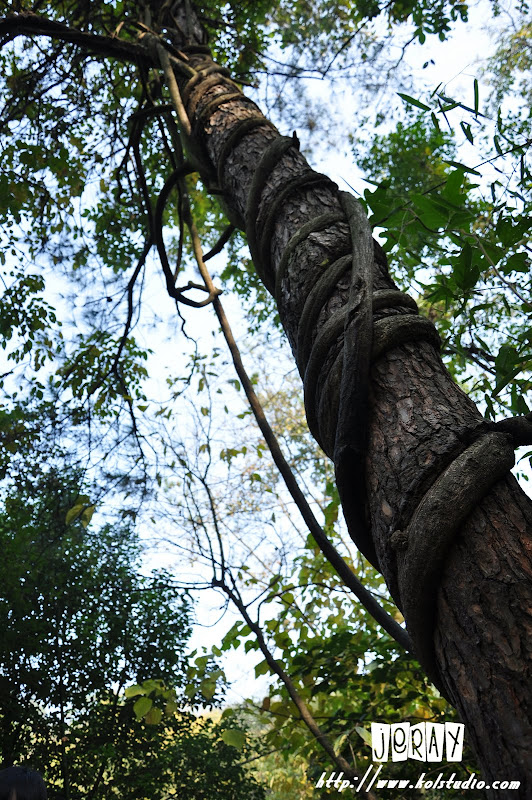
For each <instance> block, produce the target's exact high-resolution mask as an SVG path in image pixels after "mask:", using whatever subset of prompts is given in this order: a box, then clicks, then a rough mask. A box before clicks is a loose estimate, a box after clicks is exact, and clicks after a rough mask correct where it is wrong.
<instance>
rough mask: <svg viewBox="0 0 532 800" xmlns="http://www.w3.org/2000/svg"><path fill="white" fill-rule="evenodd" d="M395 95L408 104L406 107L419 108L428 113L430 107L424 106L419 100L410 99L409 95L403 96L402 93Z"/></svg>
mask: <svg viewBox="0 0 532 800" xmlns="http://www.w3.org/2000/svg"><path fill="white" fill-rule="evenodd" d="M397 94H398V95H399V97H400V98H401V99H402V100H404V101H405V103H408V105H410V106H415V107H416V108H421V110H422V111H430V106H427V105H425V103H422V102H421V100H417V99H416V98H415V97H410V95H409V94H403V93H402V92H397Z"/></svg>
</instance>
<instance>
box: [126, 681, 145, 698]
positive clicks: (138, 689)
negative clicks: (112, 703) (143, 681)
mask: <svg viewBox="0 0 532 800" xmlns="http://www.w3.org/2000/svg"><path fill="white" fill-rule="evenodd" d="M124 694H125V696H126V697H137V696H138V695H139V694H141V695H144V694H146V691H145V690H144V689H143V688H142V686H139V685H138V683H137V684H135V686H128V687H127V688H126V690H125V692H124Z"/></svg>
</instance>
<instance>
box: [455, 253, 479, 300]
mask: <svg viewBox="0 0 532 800" xmlns="http://www.w3.org/2000/svg"><path fill="white" fill-rule="evenodd" d="M479 277H480V269H479V267H478V266H477V265H476V264H475V263H474V261H473V248H472V247H471V245H470V244H469V242H466V243H465V244H464V246H463V248H462V251H461V253H460V255H459V256H458V258H457V259H456V260H455V261H454V264H453V278H454V279H455V281H456V285H457V286H458V287H459V288H460V289H463V290H464V291H468V290H469V289H472V288H473V287H474V286H475V284H476V283H477V281H478V279H479Z"/></svg>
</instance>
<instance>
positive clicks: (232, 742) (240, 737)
mask: <svg viewBox="0 0 532 800" xmlns="http://www.w3.org/2000/svg"><path fill="white" fill-rule="evenodd" d="M221 737H222V739H223V741H224V742H225V743H226V744H228V745H229V746H230V747H236V749H237V750H242V748H243V747H244V745H245V743H246V734H245V733H244V731H239V730H237V729H236V728H229V729H228V730H225V731H222V733H221Z"/></svg>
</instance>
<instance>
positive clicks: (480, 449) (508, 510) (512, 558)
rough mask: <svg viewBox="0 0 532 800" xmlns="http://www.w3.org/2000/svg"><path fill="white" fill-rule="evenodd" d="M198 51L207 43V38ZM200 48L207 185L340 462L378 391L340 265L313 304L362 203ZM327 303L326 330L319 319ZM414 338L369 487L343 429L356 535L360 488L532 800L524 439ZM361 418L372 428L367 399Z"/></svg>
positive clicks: (396, 338) (428, 650)
mask: <svg viewBox="0 0 532 800" xmlns="http://www.w3.org/2000/svg"><path fill="white" fill-rule="evenodd" d="M183 28H184V29H186V27H185V25H183ZM195 43H196V44H197V45H198V44H204V42H203V41H202V39H201V35H200V34H199V33H198V35H197V37H196V40H195ZM186 44H187V43H185V42H183V46H184V48H185V45H186ZM190 44H191V40H190V39H189V41H188V45H189V48H188V50H187V54H188V58H189V62H188V63H189V65H190V66H192V67H194V68H195V69H196V70H197V74H198V76H199V77H196V78H194V79H193V80H192V81H190V82H188V80H187V79H184V78H183V77H182V75H180V73H179V72H176V77H177V79H178V83H179V85H180V88H181V92H182V96H183V100H184V105H185V109H186V112H187V115H188V118H189V120H190V123H191V126H192V135H193V137H194V141H193V151H194V152H195V153H196V155H197V154H198V153H200V161H201V165H202V172H203V176H204V178H205V180H206V181H207V183H210V184H211V185H212V183H213V182H216V181H218V182H219V184H220V185H219V187H218V188H219V189H221V190H222V191H223V201H224V202H225V205H226V208H227V211H228V214H229V216H230V219H231V220H232V221H233V222H234V223H235V224H236V225H237V226H238V227H239V228H241V229H242V230H246V231H247V234H248V238H249V239H250V243H251V245H252V253H253V256H254V260H255V261H256V262H257V264H256V266H257V268H258V270H259V272H260V274H261V277H262V278H263V280H264V282H265V284H266V286H267V287H268V288H269V289H270V291H272V293H273V292H274V291H275V290H274V287H275V285H276V284H277V290H276V295H277V300H278V305H279V313H280V316H281V320H282V323H283V326H284V328H285V330H286V333H287V336H288V339H289V341H290V344H291V346H292V350H293V352H294V355H295V357H296V360H297V362H298V366H299V369H300V372H301V374H302V375H303V376H305V383H306V407H307V414H308V416H309V422H310V426H311V429H312V431H313V433H314V435H315V436H316V438H317V439H318V441H319V442H320V444H321V446H322V447H323V449H324V451H325V452H326V453H327V454H328V455H329V456H331V457H334V456H335V445H336V443H337V441H338V437H340V439H341V437H342V435H343V432H342V431H340V432H338V431H337V424H338V412H339V408H340V406H341V402H340V393H341V391H342V392H344V393H345V392H347V397H348V399H349V398H350V397H353V396H355V395H356V389H355V391H354V392H353V391H352V390H351V389H350V388H349V383H350V382H352V383H354V384H355V386H356V383H357V381H361V382H362V383H363V380H364V376H363V375H357V374H352V375H349V377H348V378H347V379H344V381H343V382H342V372H343V371H345V369H344V370H343V369H342V365H343V364H344V365H346V367H347V368H348V367H349V364H350V360H349V356H348V357H347V359H346V360H344V355H345V354H343V353H342V351H343V344H344V334H345V336H346V337H347V339H349V338H350V336H349V331H347V329H346V330H345V331H344V329H343V327H341V328H338V326H335V325H332V324H331V319H332V318H333V317H334V315H335V312H337V311H338V309H341V308H344V307H345V306H346V305H347V304H348V303H349V297H350V286H351V283H352V277H351V270H350V269H349V268H347V269H345V268H344V267H341V266H340V267H336V266H333V271H336V272H337V273H338V275H339V277H338V280H337V282H336V286H335V287H334V289H333V288H329V289H328V290H326V291H325V299H323V297H322V298H321V300H319V301H318V300H313V298H315V297H316V296H317V290H316V289H315V287H316V285H317V283H318V282H319V281H320V279H321V278H322V276H323V275H324V273H325V271H326V267H330V266H331V265H335V263H336V264H338V263H339V262H338V259H339V258H340V257H342V256H345V255H346V254H349V253H350V252H351V250H352V236H351V235H350V228H349V225H348V222H347V219H346V216H345V207H346V202H345V200H344V199H342V197H341V196H340V193H339V191H338V187H337V186H336V185H335V184H332V182H330V181H328V180H325V179H324V178H323V176H322V178H319V177H318V176H316V173H311V172H310V168H309V166H308V164H307V162H306V160H305V158H304V157H303V155H302V154H301V153H300V152H299V150H298V147H297V142H296V140H295V139H294V140H293V141H292V143H291V144H290V142H289V141H288V139H287V138H286V137H280V135H279V133H278V132H277V130H276V129H274V128H273V126H271V125H270V124H269V123H268V121H267V120H266V119H265V118H264V117H262V115H261V114H260V112H259V110H258V108H257V107H256V106H255V104H254V103H252V102H250V101H249V100H248V99H247V98H245V97H244V95H243V94H241V93H240V92H239V91H238V90H237V89H236V87H235V85H234V84H233V83H232V82H231V81H230V79H229V78H228V77H225V76H224V75H223V74H222V73H220V72H216V69H217V68H216V67H215V66H214V64H213V63H212V61H211V60H210V57H209V56H208V54H207V53H206V52H205V51H201V48H198V49H194V47H191V46H190ZM185 49H186V48H185ZM222 96H223V97H224V100H223V101H222V102H220V101H221V98H222ZM243 120H248V122H247V123H245V124H244V123H243ZM274 142H277V145H275V144H273V143H274ZM266 153H267V155H265V154H266ZM261 159H262V160H261ZM257 173H258V175H257ZM303 175H304V176H306V177H304V178H302V180H294V179H295V178H297V177H298V176H299V177H301V176H303ZM287 187H289V188H287ZM281 195H282V197H281ZM280 197H281V200H279V198H280ZM272 208H273V211H272ZM324 215H331V216H330V217H329V218H327V217H325V216H324ZM333 215H334V216H333ZM317 218H320V220H321V221H320V222H318V223H317V224H316V219H317ZM335 218H336V221H334V219H335ZM313 221H314V222H313ZM306 223H311V224H310V226H309V228H310V230H309V229H307V230H306V231H305V234H302V235H301V236H300V237H299V242H298V243H297V245H296V246H294V242H292V243H291V245H290V247H289V248H288V250H289V255H288V257H287V255H286V253H287V244H288V242H289V241H290V240H291V238H292V237H293V236H294V235H296V234H297V233H298V232H299V231H301V229H302V227H303V226H304V225H306ZM355 227H356V225H355ZM359 227H360V223H359ZM312 229H313V230H312ZM353 230H354V229H353ZM355 234H356V231H355ZM361 237H362V238H363V233H362V234H361ZM261 239H262V241H261ZM354 246H355V247H356V246H357V242H356V241H355V242H354ZM361 257H363V256H361ZM346 260H347V261H349V258H347V259H346ZM279 268H281V272H282V274H281V276H280V277H279ZM372 271H373V291H374V293H375V292H378V293H379V297H380V298H381V299H380V302H379V303H378V304H374V321H376V320H378V319H383V318H387V319H389V318H390V317H393V316H398V315H402V316H403V317H404V318H405V319H406V318H407V317H408V318H409V320H410V321H411V319H412V311H413V309H412V308H411V304H410V303H409V302H408V300H404V301H402V302H401V301H398V299H397V296H396V295H392V294H389V295H385V294H384V293H383V290H393V289H396V287H395V285H394V284H393V282H392V280H391V278H390V276H389V274H388V269H387V264H386V259H385V256H384V254H383V252H382V250H381V248H380V247H379V246H378V245H377V244H375V246H374V255H373V258H372ZM355 283H356V280H355ZM312 293H313V294H312ZM309 296H310V298H311V300H310V303H309V302H308V298H309ZM374 296H376V295H374ZM387 297H388V298H389V301H388V302H387V301H386V298H387ZM322 302H323V306H322V307H321V310H320V304H321V303H322ZM313 303H314V305H315V306H316V303H317V304H318V305H317V313H315V314H310V316H309V314H308V307H309V305H310V306H312V305H313ZM375 305H377V306H380V307H378V309H375ZM305 306H307V307H306V308H305ZM304 309H305V310H304ZM302 315H303V321H302ZM309 318H310V319H311V320H312V324H311V325H310V327H309V324H310V323H309V321H308V320H309ZM385 326H386V323H385V324H384V326H383V325H381V326H380V328H383V327H385ZM407 327H408V326H407ZM414 328H415V326H414ZM414 328H413V329H412V330H414ZM331 329H332V332H331ZM355 330H356V329H355ZM379 330H380V329H379ZM401 330H402V329H399V328H394V331H393V332H392V336H391V340H390V337H388V341H387V343H386V346H385V347H384V349H383V350H382V351H381V352H379V350H378V349H377V352H375V350H374V357H373V360H372V363H371V371H370V381H369V392H368V400H367V419H368V430H367V451H366V455H365V457H364V458H363V471H362V475H361V474H360V470H359V468H358V464H359V462H360V459H359V458H358V457H357V454H359V450H360V441H359V440H360V431H359V430H357V424H356V420H355V424H354V425H353V424H352V422H351V421H350V420H349V414H348V415H347V422H346V413H345V402H344V403H343V412H342V413H343V416H342V421H341V424H347V426H348V431H347V433H348V435H349V436H351V437H354V438H355V439H357V441H354V442H353V453H352V455H353V457H352V459H351V461H350V460H349V459H347V460H346V461H345V462H344V463H343V464H340V465H338V463H337V468H339V470H340V474H339V475H338V477H339V479H340V481H341V482H342V484H343V486H344V489H343V500H344V501H347V502H346V503H345V504H344V505H347V508H346V509H345V510H346V517H347V521H348V525H349V527H350V529H351V530H355V531H356V530H360V524H361V519H359V518H356V517H360V516H361V515H360V508H359V507H357V502H358V498H360V489H361V480H362V482H363V492H364V496H363V497H362V500H361V502H362V503H363V504H364V508H363V513H362V516H363V517H364V518H365V519H362V522H365V523H366V524H367V527H368V528H369V530H370V531H371V539H370V540H369V542H368V541H364V539H363V536H362V540H360V537H359V543H361V544H362V546H363V548H364V549H365V551H366V552H367V554H368V556H369V557H370V558H372V560H373V561H374V562H375V563H377V564H378V565H379V567H380V569H381V571H382V573H383V575H384V577H385V579H386V582H387V584H388V586H389V588H390V591H391V593H392V596H393V597H394V599H395V600H396V602H397V604H398V606H399V607H400V608H402V609H403V611H404V613H405V617H406V622H407V627H409V628H410V629H411V630H412V632H413V633H414V635H415V640H416V643H417V647H418V651H419V655H420V657H421V660H422V662H423V663H424V664H425V665H426V666H427V668H428V669H429V672H431V674H432V676H433V677H434V679H435V680H436V682H437V683H438V685H439V686H441V688H442V690H443V691H444V692H445V693H446V695H447V696H448V697H449V699H450V700H451V702H452V703H453V704H454V705H455V707H456V708H457V709H458V711H459V713H460V714H461V716H462V718H463V719H464V721H465V722H466V725H467V729H468V731H469V737H470V740H471V742H472V745H473V747H474V749H475V751H476V753H477V755H478V757H479V761H480V763H481V765H482V768H483V771H484V777H485V779H486V781H488V782H491V781H493V780H497V779H498V780H520V781H521V783H522V787H521V790H520V793H519V792H517V793H516V792H515V791H510V792H508V793H506V792H504V791H497V792H495V793H494V796H496V797H498V798H500V797H505V796H506V795H507V796H508V797H510V796H511V797H514V798H515V797H517V796H519V797H523V798H524V797H530V796H531V795H532V726H531V711H532V676H531V674H530V673H531V669H530V652H531V650H532V643H531V637H530V633H531V630H532V622H531V618H530V609H531V608H532V604H531V599H532V597H531V595H532V582H531V580H530V579H531V577H532V559H531V552H532V537H531V533H532V530H531V528H532V503H531V501H530V500H529V499H528V498H527V497H526V496H525V494H524V493H523V492H522V490H521V489H520V487H519V486H518V484H517V482H516V480H515V479H514V478H513V476H512V475H511V474H510V473H509V471H508V470H509V468H510V467H511V465H512V457H511V455H509V453H511V451H512V449H513V443H511V442H510V437H508V436H507V435H506V434H505V433H495V432H489V430H488V426H487V424H486V422H485V420H484V419H483V418H482V416H481V415H480V413H479V412H478V410H477V409H476V406H475V405H474V403H473V402H472V401H471V400H470V399H469V398H468V397H467V396H466V395H465V394H464V393H463V392H462V391H461V389H459V388H458V386H456V384H454V383H453V381H452V379H451V377H450V376H449V374H448V372H447V371H446V369H445V367H444V366H443V364H442V361H441V359H440V357H439V355H438V352H437V348H436V347H435V339H434V337H433V336H431V334H430V331H429V330H428V328H423V327H422V329H421V332H419V331H418V332H417V333H416V332H415V331H414V333H412V331H410V332H409V333H408V334H406V335H404V331H403V333H402V332H401ZM405 330H406V328H405ZM351 338H352V337H351ZM350 346H353V345H352V344H351V343H350ZM354 347H355V349H356V347H357V343H356V334H355V341H354ZM311 349H312V354H311V355H310V361H311V362H312V363H311V364H309V351H310V350H311ZM316 366H319V370H317V371H316ZM355 366H356V362H355ZM309 371H310V372H311V373H313V374H312V375H310V376H309ZM342 383H343V386H342ZM346 386H347V388H346ZM361 403H362V405H361ZM353 411H354V413H355V414H363V413H364V409H363V400H362V401H360V399H359V400H358V401H357V405H356V408H355V409H353ZM350 470H351V472H350ZM442 474H444V475H445V478H443V479H442V478H441V477H440V476H441V475H442ZM346 487H347V489H346ZM431 487H432V488H431ZM429 489H430V492H429ZM349 491H350V492H351V495H352V500H353V502H351V498H350V496H349ZM469 496H470V497H471V498H473V503H472V504H471V502H469V500H468V498H469ZM422 511H423V513H422ZM414 512H415V513H414ZM413 516H414V517H417V518H418V519H417V523H416V522H415V521H414V522H412V517H413ZM448 520H452V524H450V523H449V524H448ZM442 529H443V530H444V534H442V533H441V531H442ZM433 551H434V553H435V555H434V556H433ZM409 562H410V565H409ZM416 562H417V563H416ZM411 564H413V566H411ZM420 612H421V613H420Z"/></svg>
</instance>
